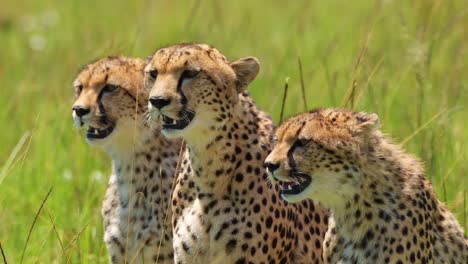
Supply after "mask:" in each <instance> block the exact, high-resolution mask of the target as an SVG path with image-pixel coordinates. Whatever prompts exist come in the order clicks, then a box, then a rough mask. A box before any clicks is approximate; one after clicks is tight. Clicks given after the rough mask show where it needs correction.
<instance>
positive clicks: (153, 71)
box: [149, 70, 158, 81]
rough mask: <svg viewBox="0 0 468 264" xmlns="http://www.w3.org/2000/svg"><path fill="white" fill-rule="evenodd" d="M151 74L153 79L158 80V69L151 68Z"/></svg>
mask: <svg viewBox="0 0 468 264" xmlns="http://www.w3.org/2000/svg"><path fill="white" fill-rule="evenodd" d="M149 75H150V77H151V79H152V80H153V81H156V78H158V71H157V70H151V71H149Z"/></svg>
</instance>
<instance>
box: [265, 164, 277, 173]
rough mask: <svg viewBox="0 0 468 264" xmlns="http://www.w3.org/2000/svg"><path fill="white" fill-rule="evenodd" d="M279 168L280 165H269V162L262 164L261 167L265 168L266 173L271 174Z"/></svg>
mask: <svg viewBox="0 0 468 264" xmlns="http://www.w3.org/2000/svg"><path fill="white" fill-rule="evenodd" d="M279 166H280V165H279V164H278V163H271V162H265V163H263V167H265V168H267V169H268V171H270V172H271V173H273V172H274V171H275V170H276V169H278V168H279Z"/></svg>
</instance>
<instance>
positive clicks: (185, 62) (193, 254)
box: [145, 44, 328, 264]
mask: <svg viewBox="0 0 468 264" xmlns="http://www.w3.org/2000/svg"><path fill="white" fill-rule="evenodd" d="M258 71H259V64H258V61H257V60H256V59H255V58H243V59H239V60H236V61H232V62H229V61H228V60H227V59H226V58H225V57H224V56H223V55H222V54H221V53H220V52H219V51H218V50H216V49H215V48H212V47H210V46H208V45H205V44H180V45H174V46H170V47H167V48H163V49H160V50H159V51H157V52H156V53H155V54H154V55H153V57H152V59H151V62H150V63H149V64H148V66H147V67H146V69H145V72H146V77H145V81H146V82H147V87H149V88H151V92H150V98H149V102H150V110H152V111H153V114H154V116H161V119H162V121H163V125H162V133H163V134H164V135H166V136H168V137H170V138H183V139H184V140H185V142H186V149H185V152H184V154H183V161H182V167H181V173H180V174H178V178H177V181H176V186H175V189H174V193H173V199H172V210H173V218H172V219H173V223H172V225H173V235H174V254H175V262H176V263H238V264H241V263H321V262H322V249H321V245H322V242H323V239H324V235H325V233H326V228H327V222H328V212H327V211H324V210H322V209H321V208H320V207H319V206H317V205H315V204H314V203H313V202H311V201H307V202H302V203H298V204H288V203H286V202H284V201H283V200H282V199H280V197H279V189H278V187H276V186H272V185H271V183H268V182H267V181H266V179H267V176H266V173H265V172H264V169H263V168H262V163H263V160H264V159H265V157H266V154H267V153H268V152H269V150H270V143H269V142H270V140H269V139H270V136H271V134H272V129H273V123H272V121H271V119H270V118H269V117H268V116H267V115H266V114H265V113H264V112H262V111H260V110H259V109H258V108H257V107H256V106H255V104H254V102H253V101H252V99H251V98H250V97H249V96H248V94H247V92H245V89H246V88H247V86H248V84H249V83H250V82H251V81H252V80H253V79H254V78H255V77H256V75H257V73H258Z"/></svg>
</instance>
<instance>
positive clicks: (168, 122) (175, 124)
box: [162, 111, 195, 130]
mask: <svg viewBox="0 0 468 264" xmlns="http://www.w3.org/2000/svg"><path fill="white" fill-rule="evenodd" d="M180 115H181V116H182V117H183V118H182V119H178V120H175V119H172V118H170V117H168V116H165V115H162V128H163V129H177V130H182V129H184V128H186V127H187V126H188V125H189V124H190V122H192V120H193V118H194V117H195V113H194V112H191V111H182V112H181V114H180Z"/></svg>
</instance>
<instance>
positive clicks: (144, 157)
mask: <svg viewBox="0 0 468 264" xmlns="http://www.w3.org/2000/svg"><path fill="white" fill-rule="evenodd" d="M134 143H135V144H133V145H132V146H131V147H129V148H128V149H126V150H121V151H113V152H111V153H109V154H110V156H111V157H112V169H113V173H115V174H116V176H117V179H118V180H119V181H120V182H133V183H135V181H136V180H138V179H139V178H142V177H148V176H150V175H152V174H156V172H158V168H156V166H158V165H159V164H161V156H162V155H164V152H165V147H169V145H170V142H169V141H168V140H166V139H165V138H163V137H162V136H161V135H160V134H159V132H157V131H151V133H148V134H146V135H143V136H142V138H140V140H135V141H134ZM151 178H152V177H151Z"/></svg>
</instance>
